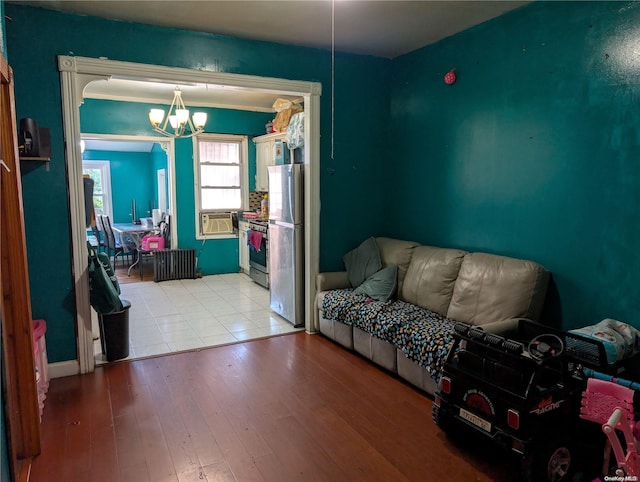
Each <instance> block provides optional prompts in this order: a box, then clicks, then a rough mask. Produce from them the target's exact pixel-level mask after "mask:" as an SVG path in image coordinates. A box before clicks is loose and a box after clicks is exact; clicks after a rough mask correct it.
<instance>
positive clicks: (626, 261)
mask: <svg viewBox="0 0 640 482" xmlns="http://www.w3.org/2000/svg"><path fill="white" fill-rule="evenodd" d="M638 25H640V4H639V3H634V2H535V3H533V4H531V5H529V6H526V7H524V8H522V9H519V10H516V11H514V12H512V13H510V14H507V15H505V16H502V17H500V18H497V19H495V20H492V21H490V22H487V23H485V24H483V25H480V26H478V27H476V28H473V29H470V30H467V31H465V32H463V33H461V34H458V35H456V36H454V37H451V38H449V39H446V40H444V41H441V42H439V43H438V44H435V45H433V46H429V47H426V48H424V49H421V50H419V51H416V52H414V53H411V54H408V55H406V56H404V57H402V58H399V59H396V60H395V61H394V62H393V67H394V68H393V87H392V94H391V127H392V129H391V132H392V134H393V135H392V138H395V139H398V140H399V142H397V143H396V144H395V146H396V155H395V156H394V159H395V162H394V166H393V169H391V170H390V171H391V172H390V174H391V175H394V184H395V185H396V186H397V187H398V189H396V190H395V191H394V202H393V203H391V206H390V208H391V209H390V210H389V211H388V212H387V215H389V216H390V217H391V218H393V220H394V222H395V227H394V229H393V232H394V234H395V235H397V236H398V237H402V238H410V239H415V240H417V241H420V242H424V243H430V244H433V245H439V246H447V247H459V248H464V249H469V250H481V251H488V252H495V253H500V254H505V255H510V256H516V257H523V258H528V259H532V260H535V261H538V262H540V263H542V264H543V265H545V266H546V267H547V268H548V269H549V270H550V271H551V272H552V273H553V280H554V285H553V287H552V291H551V293H550V294H551V302H550V303H549V306H548V307H547V308H548V309H547V321H549V322H558V321H561V323H562V326H563V327H564V328H572V327H577V326H584V325H587V324H592V323H595V322H597V321H599V320H601V319H602V318H605V317H612V318H617V319H620V320H624V321H627V322H630V323H633V324H635V325H636V326H640V315H638V310H637V300H638V298H640V250H638V243H639V240H640V223H639V220H640V163H639V162H638V161H639V159H640V109H639V108H638V106H639V105H640V102H639V99H640V58H639V57H638V55H637V39H638V34H639V31H638ZM454 67H455V68H457V70H456V73H457V74H458V81H457V82H456V83H455V84H454V85H452V86H449V85H446V84H445V83H444V82H443V76H444V74H445V73H446V72H448V71H449V70H450V69H451V68H454Z"/></svg>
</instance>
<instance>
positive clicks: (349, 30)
mask: <svg viewBox="0 0 640 482" xmlns="http://www.w3.org/2000/svg"><path fill="white" fill-rule="evenodd" d="M6 3H16V4H20V5H29V6H34V7H42V8H47V9H51V10H56V11H61V12H66V13H73V14H79V15H90V16H96V17H103V18H108V19H113V20H120V21H129V22H137V23H143V24H149V25H157V26H162V27H171V28H179V29H185V30H193V31H200V32H209V33H214V34H221V35H227V36H231V37H237V38H246V39H254V40H262V41H268V42H277V43H281V44H287V45H297V46H303V47H312V48H319V49H326V50H330V49H331V48H332V7H333V8H334V9H335V10H334V14H333V17H334V25H335V29H334V31H333V41H334V46H335V50H336V51H337V52H347V53H355V54H363V55H372V56H377V57H383V58H394V57H397V56H399V55H403V54H406V53H408V52H411V51H413V50H416V49H419V48H421V47H424V46H425V45H429V44H433V43H435V42H437V41H439V40H441V39H443V38H446V37H449V36H451V35H454V34H456V33H458V32H461V31H463V30H465V29H467V28H470V27H473V26H475V25H478V24H480V23H482V22H485V21H487V20H490V19H492V18H494V17H498V16H500V15H502V14H504V13H506V12H508V11H510V10H513V9H515V8H518V7H520V6H523V5H525V4H527V3H530V1H509V0H504V1H503V0H493V1H457V0H451V1H431V0H423V1H409V0H395V1H386V0H288V1H278V0H273V1H269V0H262V1H249V0H234V1H212V0H196V1H192V0H179V1H177V0H174V1H166V0H139V1H133V0H108V1H96V0H44V1H43V0H7V1H6ZM175 87H176V86H175V85H174V84H163V83H158V82H146V81H145V82H143V81H134V80H128V79H110V80H108V81H96V82H92V83H91V84H89V85H88V86H87V88H86V89H85V91H84V96H85V97H87V98H96V99H117V100H125V101H138V102H148V103H158V104H170V103H171V100H172V99H173V90H174V89H175ZM180 87H181V90H182V92H183V94H182V98H183V100H184V101H185V103H186V104H187V107H188V106H189V105H198V106H207V107H223V108H235V109H243V110H252V111H259V112H274V110H273V108H272V105H273V102H274V101H275V100H276V98H277V97H285V98H287V99H289V100H294V98H292V97H286V96H281V95H278V96H276V95H275V94H273V93H264V92H249V91H239V90H234V89H229V88H224V87H223V86H214V85H204V84H200V85H184V84H181V85H180ZM92 147H94V148H97V147H98V146H97V145H96V146H92ZM101 147H102V148H105V146H101ZM118 148H122V149H128V148H130V146H129V147H127V146H126V145H122V146H120V147H118ZM111 149H113V147H111Z"/></svg>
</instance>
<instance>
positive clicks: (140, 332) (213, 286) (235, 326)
mask: <svg viewBox="0 0 640 482" xmlns="http://www.w3.org/2000/svg"><path fill="white" fill-rule="evenodd" d="M120 288H121V290H122V294H121V296H122V298H124V299H127V300H129V301H130V302H131V308H130V310H129V357H128V358H127V360H131V359H136V358H144V357H148V356H155V355H163V354H167V353H173V352H178V351H185V350H193V349H198V348H205V347H211V346H217V345H226V344H229V343H237V342H240V341H247V340H252V339H256V338H264V337H267V336H272V335H280V334H284V333H291V332H294V331H301V330H302V329H303V328H294V327H293V325H291V323H289V322H287V321H286V320H284V319H283V318H281V317H280V316H278V315H276V314H275V313H274V312H272V311H271V310H270V309H269V291H268V290H266V289H264V288H262V287H261V286H259V285H257V284H256V283H254V282H253V281H252V280H251V279H250V278H249V277H248V276H247V275H244V274H240V273H233V274H223V275H214V276H205V277H203V278H199V279H195V280H177V281H163V282H160V283H154V282H140V283H128V284H122V285H121V286H120ZM94 333H96V334H97V333H99V330H98V329H97V327H95V328H94ZM94 353H95V355H96V358H95V359H96V364H102V363H106V357H104V355H102V351H101V347H100V340H96V342H95V343H94Z"/></svg>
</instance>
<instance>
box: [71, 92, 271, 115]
mask: <svg viewBox="0 0 640 482" xmlns="http://www.w3.org/2000/svg"><path fill="white" fill-rule="evenodd" d="M84 98H85V99H99V100H116V101H122V102H138V103H146V104H162V105H171V100H172V99H168V98H167V97H166V96H163V97H161V96H152V95H150V96H145V97H140V96H137V95H123V94H97V93H91V94H86V93H85V94H84ZM187 107H188V108H197V107H211V108H214V109H233V110H245V111H249V112H266V113H275V109H273V108H272V107H258V106H247V105H241V104H221V103H219V102H201V101H198V102H197V103H193V102H190V103H188V105H187Z"/></svg>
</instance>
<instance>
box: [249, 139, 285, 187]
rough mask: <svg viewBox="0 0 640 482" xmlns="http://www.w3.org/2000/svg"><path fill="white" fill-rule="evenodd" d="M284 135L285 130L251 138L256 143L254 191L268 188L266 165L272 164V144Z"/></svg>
mask: <svg viewBox="0 0 640 482" xmlns="http://www.w3.org/2000/svg"><path fill="white" fill-rule="evenodd" d="M286 136H287V133H286V132H274V133H273V134H266V135H264V136H258V137H254V138H253V142H254V143H255V144H256V191H268V190H269V175H268V172H267V167H269V166H273V165H274V154H273V144H274V142H275V141H283V140H284V139H285V137H286Z"/></svg>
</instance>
